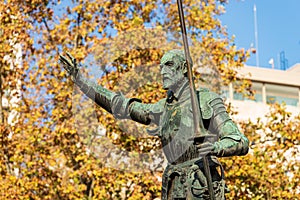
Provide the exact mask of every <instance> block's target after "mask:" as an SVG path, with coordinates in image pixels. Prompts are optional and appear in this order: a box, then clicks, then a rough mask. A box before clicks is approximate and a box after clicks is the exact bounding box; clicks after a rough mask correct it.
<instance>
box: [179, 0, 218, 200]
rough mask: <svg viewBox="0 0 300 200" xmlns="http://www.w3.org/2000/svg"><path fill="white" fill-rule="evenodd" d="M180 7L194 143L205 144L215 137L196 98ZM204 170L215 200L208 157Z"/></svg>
mask: <svg viewBox="0 0 300 200" xmlns="http://www.w3.org/2000/svg"><path fill="white" fill-rule="evenodd" d="M177 5H178V12H179V19H180V27H181V33H182V39H183V45H184V54H185V58H186V62H187V73H188V80H189V87H190V93H191V101H192V109H193V118H194V132H195V135H194V137H193V138H192V140H194V143H197V142H203V141H204V138H208V137H213V136H212V135H211V134H208V133H207V131H206V129H205V128H204V125H203V121H202V114H201V112H200V106H199V105H200V103H199V100H198V98H197V96H196V90H195V84H194V81H193V72H192V66H191V63H192V60H191V57H190V51H189V46H188V41H187V34H186V27H185V21H184V13H183V8H182V0H177ZM202 160H203V169H204V174H205V177H206V180H207V186H208V192H209V197H210V199H211V200H215V194H214V190H213V185H212V179H211V174H210V169H209V163H208V159H207V156H206V155H205V156H203V158H202Z"/></svg>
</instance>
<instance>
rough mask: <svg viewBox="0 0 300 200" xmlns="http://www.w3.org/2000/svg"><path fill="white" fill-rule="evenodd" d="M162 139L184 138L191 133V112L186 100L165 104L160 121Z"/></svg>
mask: <svg viewBox="0 0 300 200" xmlns="http://www.w3.org/2000/svg"><path fill="white" fill-rule="evenodd" d="M160 127H161V129H160V130H161V133H160V135H161V137H162V141H163V143H164V141H166V140H171V139H174V137H176V139H178V140H181V141H183V140H186V139H188V137H191V136H192V134H193V114H192V111H191V105H190V103H189V102H188V101H186V102H183V103H178V104H175V105H172V104H166V106H165V110H164V113H163V115H162V120H161V122H160Z"/></svg>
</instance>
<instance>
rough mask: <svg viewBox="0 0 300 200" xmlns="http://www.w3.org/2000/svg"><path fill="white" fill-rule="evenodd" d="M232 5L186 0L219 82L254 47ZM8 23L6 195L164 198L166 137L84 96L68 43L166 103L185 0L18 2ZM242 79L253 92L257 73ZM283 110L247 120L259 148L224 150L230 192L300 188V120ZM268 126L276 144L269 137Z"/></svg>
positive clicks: (96, 68)
mask: <svg viewBox="0 0 300 200" xmlns="http://www.w3.org/2000/svg"><path fill="white" fill-rule="evenodd" d="M225 5H226V3H225V2H224V1H217V0H207V1H194V0H187V1H184V9H185V15H186V21H187V26H188V33H189V38H190V41H189V42H190V43H191V53H192V56H193V62H194V66H197V67H199V68H201V67H206V66H208V67H209V68H211V69H212V70H213V72H214V74H215V77H217V80H218V81H217V82H218V83H217V85H227V84H229V83H230V82H233V81H238V80H239V79H238V77H237V73H236V71H235V69H237V68H239V67H242V66H243V64H244V62H245V61H246V58H247V56H249V52H248V51H246V50H244V49H237V47H236V46H235V45H234V43H233V41H234V38H232V37H230V36H228V34H227V32H226V29H225V28H224V27H223V26H222V24H221V22H220V21H219V20H218V16H219V15H221V14H223V13H224V12H225ZM0 22H1V23H0V36H1V37H0V58H1V60H0V77H1V78H0V94H1V95H0V99H1V100H0V118H1V122H0V123H1V124H0V145H1V146H0V152H1V157H0V199H51V200H52V199H155V198H159V197H160V186H161V179H160V177H161V173H162V170H161V163H162V161H161V160H159V159H161V158H162V153H161V148H160V143H159V141H158V139H157V138H155V137H152V136H149V135H147V134H146V132H145V127H143V126H139V125H137V124H136V123H132V122H128V121H125V122H124V121H116V120H114V119H113V116H112V115H110V114H109V113H107V112H105V111H104V110H103V109H101V108H98V107H96V106H95V105H94V104H93V103H92V101H91V100H88V99H87V98H86V97H84V96H82V94H81V93H80V92H79V91H78V88H76V87H75V86H74V84H73V83H72V82H71V80H70V79H68V78H67V77H66V72H65V71H64V70H63V69H62V67H61V66H60V65H59V64H58V56H59V53H63V52H65V51H68V52H70V53H71V54H72V55H74V56H75V57H76V58H77V60H78V61H79V62H80V63H82V72H83V73H84V74H85V75H86V76H87V77H89V78H90V79H91V80H94V81H96V82H98V84H101V85H102V86H104V87H106V88H108V89H111V90H114V91H121V92H123V93H124V94H125V95H126V96H131V97H137V98H140V99H141V100H143V102H146V103H152V102H156V101H158V99H160V98H163V97H164V95H165V91H163V90H162V89H161V83H160V81H161V80H160V76H159V67H158V63H159V59H160V57H161V56H162V54H163V53H164V52H165V51H166V50H169V49H172V48H181V46H182V43H181V36H180V34H179V32H180V27H179V18H178V15H177V5H176V2H175V1H167V0H160V1H151V0H140V1H137V0H132V1H120V0H114V1H104V0H90V1H85V0H72V1H59V0H48V1H42V0H30V1H29V0H7V1H1V2H0ZM149 27H151V28H149ZM19 50H21V51H22V55H20V56H18V54H17V52H18V51H19ZM195 74H196V76H197V83H198V84H201V81H199V80H202V78H201V74H200V73H199V72H195ZM239 83H240V87H238V88H237V89H238V90H239V92H241V91H242V92H244V94H245V95H251V94H252V91H251V83H250V82H248V81H246V80H244V81H239ZM12 102H14V103H12ZM273 109H274V110H272V112H271V113H270V115H269V116H268V119H269V121H268V123H267V124H263V123H261V122H260V121H258V122H257V123H243V124H241V127H242V130H244V132H245V134H246V135H247V136H248V137H249V139H250V140H251V141H253V142H252V146H251V149H252V152H250V153H249V155H247V156H245V157H242V158H235V159H234V160H233V159H230V158H228V159H222V162H224V166H225V170H226V173H227V179H226V180H227V183H228V185H229V188H230V189H231V193H230V194H229V195H228V198H229V199H261V198H266V199H268V198H269V199H274V198H278V199H295V196H296V195H297V194H298V195H299V188H297V183H298V182H299V169H298V168H297V167H296V165H295V164H294V163H293V161H289V162H285V161H286V160H285V159H286V158H285V157H284V156H283V154H284V153H285V152H286V151H288V149H289V148H290V147H293V146H294V145H296V144H298V143H299V127H298V124H299V123H298V122H299V120H300V119H299V117H296V118H295V119H291V118H290V117H289V114H288V113H286V112H285V111H284V109H282V107H280V106H277V107H274V108H273ZM12 113H13V114H14V115H13V114H12ZM12 116H14V118H13V119H12V118H11V117H12ZM258 131H261V132H263V133H265V134H269V135H268V137H270V139H271V140H273V141H275V143H274V144H273V145H272V146H268V144H265V141H261V138H260V134H258ZM275 133H276V134H275ZM279 135H280V137H279ZM278 137H279V139H278ZM263 144H265V145H263ZM122 158H130V159H131V160H130V162H126V160H125V161H124V162H121V161H122ZM157 160H159V161H160V162H159V163H158V164H156V165H151V164H149V163H152V161H153V162H154V163H155V162H156V161H157ZM132 162H133V163H132ZM288 173H293V177H292V178H291V176H287V174H288ZM297 190H298V193H297Z"/></svg>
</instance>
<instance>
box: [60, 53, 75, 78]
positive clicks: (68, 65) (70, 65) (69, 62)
mask: <svg viewBox="0 0 300 200" xmlns="http://www.w3.org/2000/svg"><path fill="white" fill-rule="evenodd" d="M67 56H68V58H66V57H64V56H62V55H61V54H60V55H59V61H60V63H61V64H62V66H63V67H64V68H65V70H66V71H67V72H68V74H69V76H71V79H72V81H74V82H76V80H77V79H78V78H79V67H78V65H77V61H76V59H75V58H74V57H73V56H72V55H71V54H70V53H68V52H67Z"/></svg>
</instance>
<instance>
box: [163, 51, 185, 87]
mask: <svg viewBox="0 0 300 200" xmlns="http://www.w3.org/2000/svg"><path fill="white" fill-rule="evenodd" d="M183 65H184V62H183V60H182V59H180V58H179V56H178V55H176V54H175V53H172V52H167V53H165V54H164V55H163V57H162V58H161V60H160V69H161V72H160V73H161V75H162V79H163V88H164V89H166V90H167V89H175V88H176V87H178V85H177V83H178V82H179V81H180V80H182V79H183V78H184V74H183V71H182V66H183Z"/></svg>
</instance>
